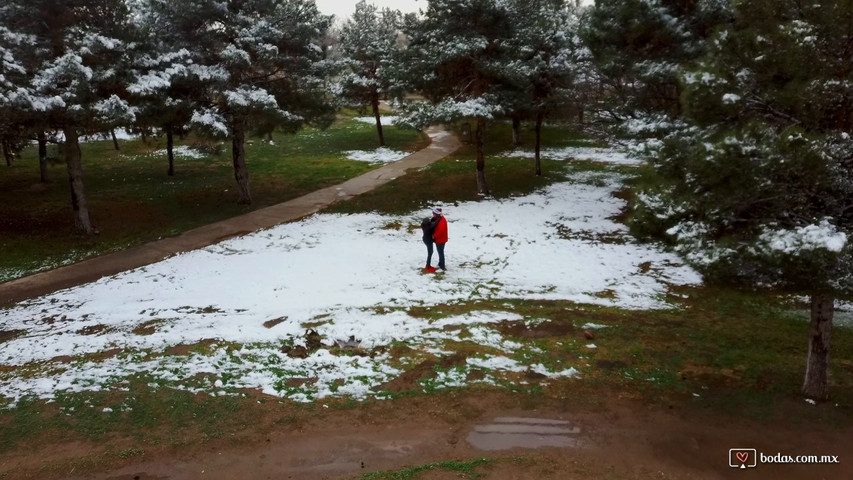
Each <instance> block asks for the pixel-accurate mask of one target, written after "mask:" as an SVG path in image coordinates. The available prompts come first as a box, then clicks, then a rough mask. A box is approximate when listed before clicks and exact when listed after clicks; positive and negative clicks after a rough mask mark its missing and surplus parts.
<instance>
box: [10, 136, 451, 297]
mask: <svg viewBox="0 0 853 480" xmlns="http://www.w3.org/2000/svg"><path fill="white" fill-rule="evenodd" d="M426 133H427V135H429V137H430V140H431V143H430V145H429V146H428V147H426V148H424V149H423V150H420V151H417V152H415V153H413V154H411V155H409V156H408V157H406V158H404V159H402V160H399V161H397V162H393V163H389V164H387V165H385V166H382V167H380V168H377V169H376V170H371V171H369V172H367V173H365V174H363V175H361V176H358V177H355V178H352V179H350V180H347V181H346V182H344V183H341V184H338V185H335V186H332V187H327V188H324V189H322V190H317V191H315V192H312V193H309V194H307V195H303V196H301V197H299V198H294V199H293V200H290V201H287V202H284V203H280V204H278V205H273V206H270V207H266V208H262V209H259V210H255V211H253V212H251V213H247V214H245V215H240V216H238V217H233V218H229V219H228V220H223V221H221V222H216V223H212V224H210V225H205V226H203V227H199V228H196V229H193V230H188V231H186V232H184V233H181V234H180V235H177V236H174V237H168V238H163V239H161V240H157V241H155V242H151V243H147V244H145V245H140V246H138V247H133V248H129V249H127V250H122V251H120V252H115V253H111V254H108V255H102V256H99V257H95V258H92V259H89V260H84V261H82V262H78V263H75V264H72V265H67V266H64V267H59V268H56V269H54V270H50V271H46V272H41V273H36V274H34V275H30V276H28V277H24V278H19V279H17V280H12V281H10V282H6V283H2V284H0V306H8V305H10V304H13V303H16V302H20V301H22V300H26V299H28V298H33V297H38V296H41V295H46V294H48V293H52V292H55V291H57V290H61V289H63V288H68V287H72V286H74V285H80V284H83V283H88V282H93V281H95V280H98V279H99V278H101V277H105V276H109V275H115V274H116V273H119V272H123V271H125V270H130V269H132V268H137V267H141V266H143V265H149V264H151V263H155V262H159V261H160V260H163V259H164V258H167V257H170V256H172V255H175V254H176V253H180V252H187V251H190V250H196V249H199V248H202V247H206V246H208V245H212V244H214V243H217V242H220V241H222V240H225V239H228V238H232V237H237V236H240V235H245V234H248V233H251V232H254V231H256V230H262V229H265V228H270V227H273V226H275V225H279V224H282V223H287V222H291V221H293V220H298V219H300V218H303V217H306V216H308V215H311V214H313V213H316V212H318V211H320V210H322V209H323V208H325V207H327V206H329V205H331V204H333V203H335V202H338V201H341V200H347V199H350V198H352V197H354V196H356V195H359V194H362V193H364V192H368V191H370V190H373V189H374V188H376V187H379V186H380V185H384V184H386V183H388V182H390V181H391V180H394V179H395V178H397V177H400V176H402V175H405V174H406V172H407V171H408V170H409V169H412V168H415V169H417V168H421V167H423V166H426V165H429V164H430V163H433V162H435V161H436V160H440V159H442V158H444V157H446V156H447V155H450V154H451V153H453V152H455V151H456V150H457V149H458V148H459V147H460V145H461V144H460V142H459V139H457V138H456V136H455V135H453V134H451V133H448V132H446V131H445V130H444V129H442V128H441V127H431V128H429V129H427V130H426Z"/></svg>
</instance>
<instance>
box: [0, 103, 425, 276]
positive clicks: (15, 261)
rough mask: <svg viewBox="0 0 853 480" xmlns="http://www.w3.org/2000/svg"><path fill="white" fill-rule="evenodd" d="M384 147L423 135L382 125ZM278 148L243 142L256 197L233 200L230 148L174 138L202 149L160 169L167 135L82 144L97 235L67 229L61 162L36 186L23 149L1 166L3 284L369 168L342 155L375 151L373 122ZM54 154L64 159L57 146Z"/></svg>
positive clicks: (346, 120) (292, 138) (302, 136)
mask: <svg viewBox="0 0 853 480" xmlns="http://www.w3.org/2000/svg"><path fill="white" fill-rule="evenodd" d="M385 138H386V143H387V145H388V147H389V148H393V149H397V150H405V151H414V150H417V149H419V148H422V147H423V146H424V145H426V143H427V141H428V140H427V139H426V136H425V135H423V134H422V133H420V132H415V131H411V130H401V129H398V128H394V127H386V128H385ZM273 140H274V145H271V144H269V142H267V141H266V140H265V139H257V138H252V139H249V144H248V145H247V147H246V154H247V158H248V165H249V175H250V177H249V178H250V188H251V192H252V197H253V200H254V203H253V204H252V205H251V206H250V207H246V206H242V205H238V204H237V202H236V198H237V196H236V193H235V192H236V190H235V181H234V174H233V168H232V165H231V158H230V151H231V149H230V144H229V143H221V142H214V141H210V140H204V139H200V138H194V137H190V138H187V139H186V140H184V141H181V142H178V143H179V144H183V145H189V146H192V147H195V148H196V149H201V150H203V151H204V152H206V153H208V156H207V157H205V158H201V159H189V158H182V157H178V158H176V161H175V163H176V165H175V170H176V174H175V176H173V177H169V176H168V175H167V174H166V170H167V162H166V158H165V155H155V154H154V152H157V151H159V150H163V149H165V139H164V138H162V137H160V138H149V139H148V140H147V141H143V140H133V141H122V142H120V144H121V151H120V152H119V151H116V150H115V149H114V148H113V145H112V142H111V141H100V142H90V143H83V144H81V150H82V155H83V168H84V178H85V186H86V193H87V198H88V201H89V209H90V213H91V218H92V221H93V223H94V225H95V227H96V228H97V229H98V231H99V235H97V236H92V237H86V236H81V235H77V234H75V233H74V231H73V215H72V211H71V206H70V201H69V200H70V188H69V186H68V182H67V180H66V175H67V174H66V173H65V167H64V164H63V163H62V162H61V161H59V162H54V163H53V164H52V165H51V168H50V175H51V180H52V181H51V182H50V183H48V184H46V185H43V184H39V179H38V161H37V158H36V155H37V152H36V149H35V148H34V147H31V148H28V149H26V150H25V151H24V152H23V154H22V157H21V158H20V159H18V160H16V161H15V163H14V165H13V166H12V167H11V168H3V169H0V201H2V202H3V204H4V205H6V206H7V208H6V210H5V213H4V215H3V217H2V218H0V249H2V250H3V251H5V252H15V254H14V255H3V256H2V257H0V282H2V281H6V280H10V279H14V278H18V277H21V276H24V275H27V274H30V273H33V272H36V271H39V270H44V269H49V268H53V267H56V266H59V265H62V264H65V263H70V262H75V261H79V260H81V259H83V258H86V257H88V256H92V255H97V254H101V253H105V252H111V251H116V250H120V249H123V248H127V247H129V246H132V245H138V244H141V243H144V242H147V241H151V240H156V239H157V238H160V237H164V236H170V235H176V234H178V233H180V232H183V231H185V230H188V229H191V228H194V227H198V226H201V225H205V224H208V223H211V222H215V221H219V220H223V219H226V218H229V217H232V216H235V215H239V214H242V213H246V212H249V211H251V210H254V209H257V208H262V207H265V206H269V205H272V204H276V203H280V202H283V201H287V200H289V199H292V198H295V197H298V196H301V195H304V194H306V193H309V192H312V191H315V190H317V189H320V188H323V187H327V186H330V185H334V184H337V183H340V182H342V181H345V180H347V179H349V178H352V177H355V176H357V175H360V174H362V173H365V172H366V171H368V170H370V169H372V168H375V166H371V165H370V164H367V163H364V162H357V161H350V160H346V159H345V155H344V153H343V152H345V151H347V150H372V149H374V148H376V147H377V137H376V132H375V127H374V126H373V125H371V124H367V123H361V122H354V121H352V120H351V117H350V116H341V117H340V118H339V120H338V121H337V122H335V124H333V125H332V126H331V127H330V128H329V129H328V130H325V131H321V130H317V129H312V128H308V129H305V130H303V131H301V132H299V133H298V134H296V135H286V134H276V135H275V136H274V139H273ZM48 153H49V155H50V156H51V157H56V158H61V156H62V155H61V152H59V148H58V146H56V145H52V146H50V147H49V152H48Z"/></svg>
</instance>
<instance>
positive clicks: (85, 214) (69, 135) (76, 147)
mask: <svg viewBox="0 0 853 480" xmlns="http://www.w3.org/2000/svg"><path fill="white" fill-rule="evenodd" d="M63 133H64V134H65V163H66V165H67V166H68V181H69V182H70V183H71V206H72V207H73V208H74V226H75V227H76V228H77V230H79V231H81V232H82V233H85V234H87V235H92V234H93V233H95V229H94V228H92V222H91V220H90V219H89V205H88V203H87V202H86V189H85V188H84V187H83V162H82V159H81V158H80V157H81V156H80V143H79V141H78V138H77V129H75V128H74V127H65V129H63Z"/></svg>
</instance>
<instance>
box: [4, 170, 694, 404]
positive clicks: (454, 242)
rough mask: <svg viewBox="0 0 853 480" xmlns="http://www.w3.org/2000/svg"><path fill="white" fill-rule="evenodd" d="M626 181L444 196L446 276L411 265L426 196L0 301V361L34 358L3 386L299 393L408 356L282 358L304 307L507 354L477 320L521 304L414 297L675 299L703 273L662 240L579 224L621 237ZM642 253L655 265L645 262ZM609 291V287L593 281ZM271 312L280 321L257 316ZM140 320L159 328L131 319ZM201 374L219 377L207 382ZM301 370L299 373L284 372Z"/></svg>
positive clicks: (424, 345) (382, 377) (368, 341)
mask: <svg viewBox="0 0 853 480" xmlns="http://www.w3.org/2000/svg"><path fill="white" fill-rule="evenodd" d="M623 181H624V178H623V177H622V176H620V175H618V174H615V173H595V174H579V175H576V176H575V177H574V178H573V179H572V180H571V181H569V182H565V183H560V184H555V185H551V186H549V187H547V188H545V189H542V190H541V191H538V192H535V193H532V194H529V195H525V196H520V197H516V198H508V199H500V200H498V199H483V200H480V201H473V202H461V203H459V204H457V205H454V208H453V210H452V212H448V213H447V215H446V217H447V218H448V222H449V233H450V242H449V243H448V244H447V251H446V255H447V263H448V271H447V272H446V273H444V274H443V275H438V276H436V275H422V274H421V273H420V268H421V266H422V263H423V261H424V258H423V256H424V254H425V253H426V252H425V248H424V245H423V242H422V241H421V239H420V236H421V233H420V229H419V228H417V227H418V226H419V225H420V218H419V217H420V212H412V213H411V214H407V215H383V214H378V213H362V214H353V215H340V214H317V215H313V216H310V217H307V218H305V219H303V220H301V221H298V222H292V223H288V224H284V225H280V226H277V227H274V228H271V229H268V230H264V231H260V232H255V233H252V234H249V235H246V236H243V237H239V238H235V239H230V240H227V241H224V242H221V243H218V244H215V245H212V246H209V247H206V248H203V249H200V250H196V251H192V252H187V253H183V254H179V255H176V256H174V257H171V258H168V259H166V260H163V261H161V262H158V263H155V264H152V265H148V266H145V267H141V268H137V269H134V270H130V271H127V272H123V273H120V274H117V275H113V276H111V277H106V278H102V279H100V280H98V281H96V282H92V283H89V284H86V285H81V286H78V287H74V288H70V289H67V290H63V291H59V292H56V293H54V294H51V295H47V296H44V297H41V298H38V299H34V300H30V301H27V302H24V303H20V304H18V305H15V306H12V307H10V308H7V309H5V310H2V311H0V324H3V325H4V328H5V329H7V330H20V331H21V332H22V333H21V334H20V335H19V336H17V337H16V338H13V339H9V340H7V341H6V342H4V344H3V349H2V351H0V364H2V365H6V366H21V365H23V366H24V367H23V368H25V369H34V370H33V371H32V372H29V371H28V374H27V375H21V374H18V373H15V372H14V371H11V373H10V371H5V372H4V371H0V397H6V398H10V399H12V401H13V402H14V401H16V400H17V399H19V398H21V397H22V396H24V395H36V396H39V397H41V398H47V399H49V398H52V397H53V395H54V394H55V393H56V392H58V391H62V390H68V391H92V390H102V389H111V388H115V386H114V385H112V384H111V383H110V382H116V381H121V380H122V379H125V378H127V377H128V376H131V375H145V376H148V377H151V378H152V382H153V381H157V382H167V383H168V384H170V385H174V386H177V387H179V388H184V389H187V390H190V391H204V392H221V391H225V392H227V391H234V390H233V389H240V388H248V389H258V390H260V391H262V392H264V393H267V394H270V395H278V396H284V397H287V398H290V399H292V400H296V401H312V400H313V399H316V398H321V397H324V396H329V395H349V396H352V397H354V398H363V397H366V396H369V395H373V394H375V390H374V388H376V387H377V386H378V385H380V384H382V383H384V382H386V381H388V380H389V379H391V378H393V377H394V376H395V375H398V374H399V373H400V372H399V370H398V369H396V368H393V367H391V366H390V365H388V358H389V357H388V356H387V354H378V353H377V354H376V355H374V356H373V357H372V358H371V357H370V356H363V357H362V356H347V355H335V354H333V353H332V352H331V351H329V350H328V348H326V347H324V348H321V349H319V350H316V351H314V352H312V353H311V354H310V355H309V356H308V357H307V358H304V359H303V358H291V357H289V356H287V355H285V354H284V353H282V345H283V344H292V345H304V344H305V337H304V335H305V327H303V324H305V323H310V324H312V325H315V326H314V327H312V328H314V329H315V330H316V331H317V332H318V333H319V334H320V335H321V337H322V338H323V342H324V345H331V344H333V343H334V339H339V338H349V337H350V336H354V337H355V338H358V339H360V340H361V343H360V347H361V348H363V349H367V350H370V349H372V348H374V347H376V346H384V345H388V344H390V343H391V342H405V343H406V344H407V345H409V346H410V347H412V348H420V349H422V350H424V351H429V352H432V353H434V354H444V353H443V351H442V350H441V349H443V348H446V347H445V344H444V343H443V342H444V341H445V340H446V339H450V338H453V337H454V335H456V336H458V332H453V331H442V328H443V327H444V326H448V325H470V326H469V327H468V328H467V330H468V331H469V332H470V333H471V336H472V338H473V339H474V340H473V341H478V342H483V343H484V344H485V345H488V346H490V347H492V348H495V349H498V350H500V351H503V352H505V353H506V354H507V355H510V354H512V353H513V351H515V350H516V349H518V348H519V345H518V344H517V343H515V342H508V341H505V340H503V339H502V338H501V337H500V335H499V334H497V332H496V331H494V330H493V329H491V328H488V327H487V326H485V325H488V324H493V323H497V322H501V321H504V320H508V321H520V320H523V318H521V317H520V316H518V315H517V314H514V313H511V312H490V311H477V312H471V313H468V314H466V315H460V316H452V317H446V318H442V319H438V320H429V319H425V318H419V317H413V316H411V315H409V314H408V313H407V310H408V308H409V307H411V306H430V305H439V304H444V305H448V304H453V303H458V302H469V301H477V300H485V301H489V300H500V299H529V300H567V301H573V302H578V303H587V304H597V305H605V306H613V307H620V308H626V309H658V308H668V307H669V305H668V304H667V303H666V302H665V301H664V300H663V299H664V298H665V295H664V294H665V292H666V291H667V290H668V289H669V287H670V286H671V285H684V284H696V283H700V282H701V277H700V276H699V275H698V274H697V273H696V272H695V271H694V270H692V269H690V268H689V267H687V266H685V265H683V264H682V263H681V262H680V261H679V259H678V257H676V256H675V255H674V254H671V253H667V252H666V251H665V250H664V248H663V247H660V246H655V245H650V244H640V243H633V242H631V241H630V240H628V241H625V242H621V243H607V242H600V241H594V240H590V239H589V237H590V235H594V234H608V236H613V234H620V235H621V236H623V237H624V238H626V239H630V237H629V236H628V233H627V228H626V227H625V226H624V225H622V224H619V223H616V222H614V221H613V220H612V218H614V217H615V216H616V215H617V214H618V213H619V212H620V211H621V209H622V208H623V207H624V205H625V202H624V201H623V200H620V199H618V198H615V197H614V196H613V195H612V193H613V192H614V191H617V190H618V189H619V188H621V186H622V182H623ZM427 203H429V204H439V203H441V202H438V201H431V202H427ZM389 224H399V225H403V226H404V228H398V229H394V228H388V227H387V226H388V225H389ZM405 226H408V228H406V227H405ZM567 232H568V233H569V235H567V234H566V233H567ZM571 232H583V235H578V236H576V237H575V236H573V235H571V234H570V233H571ZM647 262H648V263H649V264H651V265H652V268H640V265H641V264H645V263H647ZM604 290H609V291H612V292H613V294H612V295H610V296H607V297H606V298H602V297H600V296H598V295H596V293H597V292H601V291H604ZM272 319H283V320H282V321H281V322H279V323H277V324H275V325H274V326H272V327H270V328H267V327H265V326H264V323H265V322H268V321H269V320H272ZM140 327H147V328H148V329H150V330H151V333H150V334H145V335H143V334H139V333H138V329H139V328H140ZM211 338H214V339H217V343H221V345H211V346H209V348H208V350H209V351H210V352H212V353H205V354H197V353H193V354H190V355H188V356H182V355H162V356H156V355H155V356H148V355H147V353H146V352H148V351H154V352H163V351H165V350H166V349H167V348H169V347H172V346H175V345H180V344H190V345H191V344H195V343H197V342H200V341H202V340H205V339H211ZM234 345H239V346H238V347H237V348H236V349H235V348H234ZM115 348H118V349H122V353H120V354H119V355H118V356H115V357H111V358H107V359H103V360H85V361H76V362H73V363H62V362H54V361H53V360H52V359H54V358H56V357H59V356H74V357H76V358H79V356H80V355H84V354H86V353H95V352H102V351H105V350H110V349H115ZM42 362H46V363H42ZM468 364H469V365H471V366H477V367H481V368H486V369H490V370H494V369H497V370H503V371H513V372H519V371H526V370H528V369H529V368H531V367H530V366H528V365H524V364H521V363H519V362H518V361H516V360H512V359H510V358H507V357H503V356H493V357H486V358H481V359H476V358H470V357H469V358H468ZM39 365H50V366H51V368H42V367H40V366H39ZM575 373H576V372H572V371H571V369H569V370H566V371H563V372H558V373H557V374H554V373H553V372H551V374H554V375H560V376H571V375H574V374H575ZM199 374H206V375H207V376H208V377H210V378H211V379H210V380H208V381H207V382H206V383H204V382H202V381H201V380H199ZM297 377H298V378H304V379H306V380H305V383H304V384H303V385H301V386H299V387H289V386H287V385H286V380H288V379H291V378H297ZM217 378H218V380H217ZM454 378H455V377H454ZM341 380H344V382H343V383H341ZM199 382H202V383H204V384H203V385H202V384H199ZM219 385H221V388H219Z"/></svg>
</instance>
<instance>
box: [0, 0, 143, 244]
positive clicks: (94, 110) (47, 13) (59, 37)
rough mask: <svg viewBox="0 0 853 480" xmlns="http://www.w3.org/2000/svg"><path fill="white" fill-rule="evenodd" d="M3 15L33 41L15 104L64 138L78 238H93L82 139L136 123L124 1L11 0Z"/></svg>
mask: <svg viewBox="0 0 853 480" xmlns="http://www.w3.org/2000/svg"><path fill="white" fill-rule="evenodd" d="M3 15H4V19H5V21H6V22H8V23H7V25H11V26H14V28H15V29H16V31H17V32H18V33H19V34H23V35H27V36H30V37H32V38H33V39H34V41H35V48H34V49H33V50H32V51H31V52H30V55H31V57H30V59H29V62H28V63H29V70H28V71H27V75H26V78H25V79H23V80H22V81H21V82H20V83H18V84H17V85H16V86H17V87H18V88H17V89H16V91H15V94H14V99H13V103H14V104H15V105H16V108H17V109H18V111H19V112H20V113H22V114H25V115H28V116H30V117H32V116H38V117H39V118H41V119H42V123H44V124H47V125H50V126H51V127H54V128H56V129H59V130H61V131H62V133H63V134H64V137H65V141H64V151H65V161H66V165H67V168H68V178H69V182H70V184H71V200H72V207H73V210H74V217H75V225H76V227H77V229H78V230H80V231H81V232H84V233H86V234H92V233H95V229H94V227H93V226H92V222H91V220H90V218H89V209H88V202H87V199H86V193H85V188H84V182H83V169H82V161H81V154H80V147H79V136H80V134H81V133H86V132H98V131H106V130H109V129H110V128H113V127H115V126H117V125H126V124H129V123H131V122H132V121H133V120H134V118H135V112H134V109H133V108H132V107H131V106H130V105H129V104H128V102H127V101H126V99H125V97H126V91H125V86H126V83H127V80H128V78H127V69H126V66H127V58H126V55H125V50H126V42H125V41H124V36H125V35H126V34H127V33H128V32H129V31H130V29H129V25H128V21H127V20H128V9H127V5H126V3H125V2H124V1H123V0H98V1H95V0H27V1H24V0H13V1H10V2H8V3H7V4H6V5H5V6H4V9H3Z"/></svg>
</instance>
